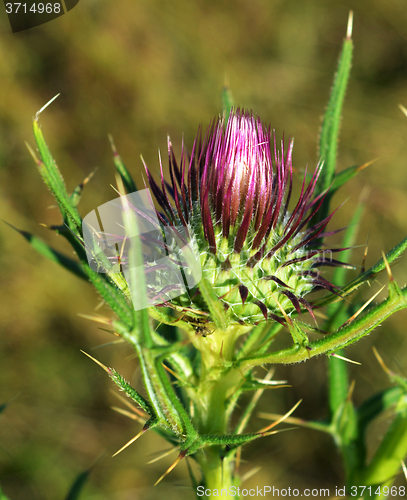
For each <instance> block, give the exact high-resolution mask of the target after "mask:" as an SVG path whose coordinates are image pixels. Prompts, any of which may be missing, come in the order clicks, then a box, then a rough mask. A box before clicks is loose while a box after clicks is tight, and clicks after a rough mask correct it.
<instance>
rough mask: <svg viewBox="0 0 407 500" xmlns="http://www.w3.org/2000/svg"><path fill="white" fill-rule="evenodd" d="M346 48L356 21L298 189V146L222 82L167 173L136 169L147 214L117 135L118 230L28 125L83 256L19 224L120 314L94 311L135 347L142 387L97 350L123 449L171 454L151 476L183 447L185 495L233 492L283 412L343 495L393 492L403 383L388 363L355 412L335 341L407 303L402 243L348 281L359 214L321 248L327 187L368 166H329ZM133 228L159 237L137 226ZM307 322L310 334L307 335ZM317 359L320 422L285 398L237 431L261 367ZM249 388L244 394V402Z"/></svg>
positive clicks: (348, 53)
mask: <svg viewBox="0 0 407 500" xmlns="http://www.w3.org/2000/svg"><path fill="white" fill-rule="evenodd" d="M352 51H353V44H352V39H351V20H350V22H349V25H348V31H347V35H346V38H345V40H344V44H343V50H342V54H341V57H340V59H339V64H338V71H337V74H336V76H335V79H334V84H333V88H332V92H331V96H330V100H329V102H328V106H327V108H326V112H325V115H324V120H323V125H322V130H321V135H320V138H319V151H320V162H319V164H318V165H317V166H316V168H315V171H314V173H313V174H312V175H311V174H309V173H307V172H306V171H305V173H304V175H303V177H302V179H301V180H300V182H299V186H298V189H297V187H296V185H295V183H296V182H297V181H296V180H295V176H294V175H293V166H292V152H293V141H292V140H288V141H285V140H278V139H277V136H278V134H277V133H276V132H274V131H272V130H271V129H270V127H267V126H265V125H264V124H263V122H262V121H261V120H260V118H258V117H257V116H256V115H255V114H254V113H253V112H251V111H247V110H244V109H240V108H233V107H232V105H231V99H230V94H229V92H228V91H225V93H224V110H223V113H222V114H221V115H220V116H219V117H217V118H215V119H214V120H213V122H212V123H211V124H210V125H209V127H208V129H207V130H206V131H205V132H203V130H202V129H199V131H198V134H197V137H196V139H195V141H194V142H193V144H192V146H191V148H190V149H188V148H187V147H186V146H185V145H184V144H183V145H182V152H181V156H180V158H179V159H177V158H176V154H175V153H174V150H173V147H172V143H171V141H170V140H169V139H168V160H169V167H168V170H166V169H165V168H164V167H163V165H162V162H161V159H160V173H161V175H160V178H159V179H156V178H155V176H154V175H153V174H152V173H151V171H150V169H149V168H148V167H147V165H144V167H145V171H146V174H147V179H148V184H149V193H150V194H151V195H152V196H151V197H150V198H149V203H148V207H147V208H146V209H145V210H140V209H139V208H138V206H137V204H136V203H135V202H134V200H135V198H134V196H133V194H134V193H135V192H137V189H136V185H135V183H134V181H133V179H132V177H131V175H130V173H129V171H128V170H127V169H126V167H125V165H124V163H123V161H122V159H121V157H120V156H119V154H118V153H117V151H116V148H115V146H114V145H113V142H112V145H113V153H114V163H115V166H116V169H117V172H118V182H117V185H118V193H119V198H118V200H116V202H115V203H116V204H115V207H116V209H117V210H116V214H117V220H116V222H115V223H116V227H117V232H116V233H115V232H114V231H112V230H110V229H109V230H107V229H106V228H103V224H102V223H101V222H102V221H99V222H100V224H99V228H96V227H94V225H92V224H88V225H86V217H85V219H82V217H81V215H80V214H79V211H78V202H79V199H80V196H81V192H82V188H83V185H84V184H85V183H82V184H81V185H80V186H79V187H78V188H77V189H75V190H74V192H73V193H72V194H68V192H67V190H66V187H65V184H64V181H63V178H62V175H61V174H60V172H59V170H58V167H57V165H56V163H55V161H54V160H53V157H52V155H51V153H50V151H49V149H48V147H47V145H46V143H45V140H44V137H43V134H42V131H41V129H40V126H39V123H38V121H39V113H37V115H36V117H35V119H34V124H33V126H34V136H35V140H36V144H37V148H38V152H39V156H38V155H37V153H35V152H34V151H33V150H32V149H31V148H30V151H31V154H32V156H33V158H34V160H35V162H36V164H37V167H38V169H39V171H40V173H41V175H42V177H43V179H44V181H45V183H46V184H47V186H48V187H49V189H50V190H51V191H52V193H53V195H54V196H55V198H56V201H57V203H58V206H59V208H60V211H61V215H62V223H61V225H59V226H54V227H52V229H53V230H54V231H56V232H58V233H59V234H61V235H63V236H64V237H65V238H66V239H67V240H68V242H69V243H70V244H71V245H72V247H73V249H74V250H75V252H76V255H77V257H78V260H71V259H69V258H68V257H66V256H64V255H61V254H60V253H58V252H57V251H55V250H53V249H51V248H50V247H49V246H47V245H46V244H45V243H43V242H41V241H40V240H39V239H38V238H36V237H33V236H32V235H28V234H27V233H24V232H23V233H22V234H23V235H24V236H25V237H26V238H27V239H29V240H30V242H31V243H32V244H33V245H34V246H35V247H36V249H37V250H39V251H40V252H42V253H43V254H44V255H46V256H47V257H50V258H51V259H52V260H54V261H57V262H58V263H60V264H61V265H63V266H64V267H65V268H67V269H69V270H70V271H72V272H74V273H75V274H77V275H78V276H79V277H80V278H83V279H85V280H87V281H90V282H91V283H92V284H93V285H94V287H95V288H96V290H97V291H98V293H99V294H100V296H101V298H102V300H103V301H104V302H105V303H106V304H107V305H108V306H109V307H110V308H111V310H112V312H113V313H114V314H113V316H112V317H102V316H98V317H93V319H94V320H95V321H98V322H101V323H104V324H105V325H107V326H108V328H109V330H110V331H111V332H112V333H115V334H116V335H119V336H120V337H121V338H122V339H123V340H125V341H126V342H128V343H129V344H130V345H131V346H132V348H133V349H134V351H135V353H136V355H137V359H138V363H139V365H140V368H141V373H142V378H143V382H144V393H143V394H141V393H139V392H137V391H136V390H135V389H134V388H133V387H132V386H131V385H130V384H129V383H128V382H127V381H126V380H125V379H124V378H123V377H122V376H121V375H120V373H119V372H118V371H116V369H115V368H111V367H107V366H105V365H104V364H103V363H102V361H100V360H96V359H94V358H92V359H94V361H96V362H97V363H98V364H99V365H100V366H101V367H102V368H103V369H104V370H105V371H106V372H107V374H108V375H109V377H110V378H111V379H112V381H113V382H114V383H115V384H116V385H117V386H118V388H119V389H120V390H121V391H123V392H124V393H125V394H126V396H127V397H128V398H130V400H131V401H132V402H133V404H134V415H135V418H137V419H138V420H140V421H141V422H142V428H141V430H140V431H139V432H137V433H136V436H135V437H134V438H133V439H132V440H131V441H130V442H128V443H126V444H125V445H124V446H123V447H122V448H121V449H120V450H119V451H118V452H117V453H119V452H121V451H123V450H124V449H125V448H127V447H128V446H129V445H131V444H132V443H133V442H134V441H136V439H137V438H139V437H140V436H142V435H143V434H145V433H146V432H147V431H149V430H155V431H156V432H158V433H159V434H160V435H161V436H162V437H163V439H166V440H167V441H168V442H169V443H170V444H171V445H172V446H173V447H175V448H176V449H177V450H178V456H177V458H176V460H175V461H174V463H173V465H172V466H171V467H170V468H169V469H168V470H167V471H165V472H164V474H163V475H162V476H161V477H160V478H158V480H157V483H158V482H159V481H160V480H162V479H163V478H164V477H165V475H166V474H168V473H170V472H171V470H172V469H173V468H174V467H175V466H176V465H177V464H178V463H179V462H180V461H181V460H183V459H187V460H188V457H189V458H191V459H193V460H195V461H196V462H197V463H198V464H199V465H200V469H201V475H199V476H197V475H194V473H193V472H192V470H191V469H190V472H191V480H192V483H193V487H194V488H195V491H197V492H198V491H201V492H202V491H206V493H205V495H206V496H211V495H214V496H216V494H217V493H218V492H219V491H220V489H222V488H223V489H229V488H231V487H236V488H237V487H239V486H240V477H239V467H238V463H239V460H240V453H241V448H242V446H243V445H244V444H247V443H250V442H252V441H254V440H257V439H260V438H264V437H266V436H270V435H271V434H274V433H275V432H278V431H277V430H276V429H275V427H276V425H277V424H278V423H280V422H281V421H283V420H286V421H287V422H294V423H296V424H300V425H305V426H308V427H310V428H314V429H318V430H320V431H323V432H328V433H330V434H331V435H332V437H333V439H334V440H335V442H336V444H337V446H338V448H339V450H340V452H341V454H342V457H343V461H344V465H345V473H346V477H345V479H344V481H345V483H346V491H347V493H348V494H350V493H351V491H353V490H352V488H355V487H356V488H359V487H362V486H365V487H366V488H367V489H364V490H363V492H360V491H359V490H357V493H358V495H359V496H360V497H363V498H385V497H386V496H387V495H390V492H391V491H392V490H390V489H389V488H390V486H391V485H392V482H393V480H394V477H395V475H396V474H397V473H398V472H399V471H400V468H401V461H402V460H403V459H404V457H405V455H406V453H407V409H406V404H405V401H406V399H405V395H406V390H407V382H406V381H405V380H404V379H402V378H401V377H398V376H396V375H394V374H393V372H391V370H390V369H387V368H386V369H387V371H388V373H389V375H390V377H391V380H392V382H393V383H395V384H396V387H395V388H392V389H390V390H389V391H385V392H384V393H381V394H378V395H377V396H375V397H374V398H372V399H370V400H367V401H366V402H365V403H364V404H363V405H362V407H360V408H356V407H355V406H354V405H353V403H352V398H351V393H352V391H351V387H350V386H349V383H348V380H347V373H346V366H345V364H344V361H343V359H341V358H342V357H343V356H342V354H343V352H342V350H343V348H345V347H346V346H348V345H349V344H351V343H353V342H355V341H357V340H359V339H361V338H362V337H364V336H366V335H368V334H369V333H370V332H372V331H373V330H374V329H375V328H376V327H377V326H378V325H379V324H381V323H382V322H383V321H384V320H385V319H386V318H387V317H388V316H390V315H391V314H393V313H394V312H396V311H398V310H400V309H402V308H405V307H406V306H407V288H400V287H399V286H398V285H397V283H396V281H395V280H394V279H393V277H392V273H391V269H390V265H391V263H392V262H393V261H394V260H395V259H397V258H398V257H399V256H400V255H401V254H402V252H403V251H404V250H405V249H406V247H407V238H405V239H404V240H403V241H402V242H401V243H400V244H399V245H397V246H396V247H395V248H393V249H392V250H391V251H390V252H388V253H387V255H384V254H383V257H382V258H381V259H380V260H379V261H378V262H377V263H376V264H375V265H374V266H372V267H371V268H370V269H368V270H364V269H363V270H362V272H361V273H360V274H359V275H358V276H357V277H356V278H355V279H353V280H352V281H350V282H346V272H347V270H348V269H349V268H352V266H351V265H350V264H349V263H348V262H350V261H351V250H352V247H353V246H354V245H355V238H356V228H357V226H358V223H359V221H360V216H361V209H359V210H358V211H357V212H356V213H355V215H354V218H353V220H352V221H350V225H349V227H348V229H347V230H346V231H345V236H344V240H343V244H342V245H341V246H340V248H331V246H329V245H328V246H326V244H325V239H327V241H329V236H331V235H332V234H333V233H335V232H336V231H335V230H329V231H328V229H327V225H328V223H329V222H330V221H331V219H332V217H333V215H334V213H335V211H336V210H334V211H332V209H331V208H330V201H331V199H332V196H333V194H334V193H335V192H336V191H337V190H338V189H339V188H340V187H342V186H343V185H344V184H345V183H346V182H348V181H349V180H350V179H351V178H352V177H354V176H355V175H356V174H357V173H358V172H359V171H360V170H361V169H362V167H350V168H348V169H345V170H342V171H340V172H337V169H336V151H337V142H338V134H339V123H340V115H341V109H342V105H343V100H344V95H345V90H346V86H347V82H348V78H349V72H350V66H351V58H352ZM41 111H42V110H41ZM297 191H298V192H299V194H298V196H297V197H296V198H294V195H293V193H294V192H297ZM95 214H96V212H95ZM96 215H97V214H96ZM96 215H95V217H96ZM143 224H146V225H150V232H151V233H154V234H149V233H148V232H146V231H144V232H143V231H142V228H141V226H143ZM119 228H120V229H119ZM146 248H147V249H148V250H149V255H148V259H147V258H146ZM182 249H187V250H186V251H182ZM336 253H339V254H340V255H341V254H342V256H341V257H339V258H340V260H338V259H336V258H335V259H334V258H332V256H333V254H336ZM163 256H165V257H166V258H167V262H169V263H170V264H169V265H170V267H171V269H170V271H171V272H173V274H172V276H173V277H172V278H170V277H169V276H170V274H171V273H170V271H169V268H168V265H167V267H165V266H164V268H163V266H162V263H161V261H160V258H161V257H163ZM327 256H328V258H327ZM324 266H325V267H326V266H329V267H334V268H335V272H334V275H333V279H332V280H331V281H332V282H330V281H328V279H327V278H326V277H324V276H323V269H324ZM384 270H387V274H388V277H389V283H388V297H387V299H385V300H384V301H383V302H381V303H378V304H376V303H374V299H375V297H376V295H377V294H376V295H374V296H373V297H372V299H371V300H369V301H368V302H367V303H366V304H361V305H360V307H359V306H358V307H356V309H355V306H356V305H357V304H354V305H353V309H351V308H350V306H349V301H348V299H347V300H344V299H345V298H347V297H349V296H350V294H352V292H354V291H355V290H356V289H358V288H359V287H360V286H361V285H363V284H364V283H368V282H373V280H374V278H375V277H376V276H377V275H378V273H380V272H382V271H384ZM152 276H154V279H153V280H152V278H151V277H152ZM174 276H176V277H177V278H176V279H173V278H174ZM171 280H172V281H171ZM318 291H319V293H318ZM321 308H325V312H326V316H327V318H328V319H326V320H325V323H324V324H323V325H319V326H318V325H317V322H316V314H315V313H316V311H317V310H318V309H321ZM355 310H356V311H357V312H356V313H355ZM350 311H352V312H350ZM306 318H308V319H309V321H307V320H306ZM287 331H288V333H287ZM169 332H170V333H169ZM309 332H314V333H317V334H320V338H319V339H318V340H315V341H310V340H309V338H308V333H309ZM278 335H279V336H280V335H286V338H289V337H288V335H290V336H291V340H290V345H289V346H288V347H286V348H283V349H281V348H275V347H274V343H273V342H274V340H275V339H276V337H277V336H278ZM320 355H325V356H329V357H330V358H331V359H330V363H329V378H330V410H331V415H330V419H329V421H328V422H308V423H307V422H305V423H304V422H302V421H298V420H297V419H296V418H295V416H291V413H292V412H294V410H295V408H296V407H294V408H292V409H291V410H290V411H289V412H288V413H287V414H286V415H284V416H281V417H275V421H273V422H272V423H271V424H269V425H267V426H266V427H264V428H262V429H259V430H258V431H257V432H252V433H247V432H245V430H246V427H247V425H248V423H249V421H250V418H251V416H252V415H253V412H254V410H255V406H256V403H257V401H258V399H259V397H260V395H261V393H262V392H263V391H264V390H265V389H268V388H270V387H276V386H278V385H281V384H282V383H281V382H278V381H273V380H272V379H271V376H270V375H268V376H266V377H265V378H264V379H259V378H257V377H256V371H255V368H256V367H258V366H264V365H274V364H287V363H298V362H301V361H308V360H311V358H313V357H315V356H320ZM88 356H89V355H88ZM89 357H91V356H89ZM246 392H254V396H253V398H252V400H251V401H250V402H249V403H248V404H247V405H246V407H244V408H241V409H238V403H239V402H240V401H241V400H240V397H241V395H242V394H243V393H246ZM296 406H297V405H296ZM389 406H391V407H392V408H393V411H394V414H395V419H394V422H393V424H392V426H391V428H390V429H389V431H388V433H387V434H386V435H385V436H384V438H383V440H382V443H381V445H380V447H379V449H378V450H377V452H376V455H375V456H374V457H373V459H372V460H371V461H370V462H368V461H367V459H366V445H365V433H366V432H365V431H366V428H367V426H368V425H369V423H370V422H371V421H372V420H373V419H374V418H375V417H377V416H378V415H379V414H380V412H381V411H382V410H383V408H384V407H389ZM235 414H236V415H238V416H237V418H234V419H233V420H232V415H235ZM232 421H233V422H234V424H233V425H232ZM144 439H145V438H144ZM135 446H137V445H135ZM199 487H200V488H201V489H199ZM369 488H370V489H369ZM386 488H387V490H386ZM215 491H216V492H217V493H215ZM229 491H231V490H229ZM233 491H235V492H237V489H236V490H233ZM359 493H360V494H359ZM218 494H219V493H218ZM236 497H238V495H237V494H236Z"/></svg>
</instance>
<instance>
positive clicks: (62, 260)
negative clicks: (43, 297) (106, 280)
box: [4, 221, 88, 281]
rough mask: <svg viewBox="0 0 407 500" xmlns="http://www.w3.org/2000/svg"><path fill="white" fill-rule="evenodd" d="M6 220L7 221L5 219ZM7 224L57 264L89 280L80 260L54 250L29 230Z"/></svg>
mask: <svg viewBox="0 0 407 500" xmlns="http://www.w3.org/2000/svg"><path fill="white" fill-rule="evenodd" d="M4 222H6V221H4ZM6 224H7V225H9V226H10V227H12V228H13V229H14V230H15V231H17V232H18V233H19V234H21V236H22V237H23V238H25V239H26V240H27V241H28V243H30V244H31V246H32V247H33V248H34V249H35V250H37V252H39V253H40V254H41V255H43V256H44V257H47V258H48V259H50V260H52V262H56V263H57V264H59V265H61V266H62V267H64V268H65V269H67V270H68V271H70V272H71V273H73V274H75V275H76V276H78V277H79V278H82V279H84V280H86V281H88V278H87V276H86V273H85V272H84V271H83V269H82V267H81V265H80V264H79V262H76V261H74V260H73V259H71V258H69V257H67V256H66V255H64V254H62V253H60V252H58V251H57V250H54V249H53V248H52V247H50V246H49V245H48V244H47V243H45V242H44V241H43V240H41V239H40V238H38V236H35V235H33V234H31V233H29V232H27V231H22V230H21V229H18V228H16V227H14V226H13V225H12V224H10V223H8V222H6Z"/></svg>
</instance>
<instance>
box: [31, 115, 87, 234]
mask: <svg viewBox="0 0 407 500" xmlns="http://www.w3.org/2000/svg"><path fill="white" fill-rule="evenodd" d="M33 130H34V137H35V141H36V143H37V147H38V150H39V152H40V156H41V160H39V159H38V158H37V157H36V155H35V153H34V152H33V151H32V149H31V148H30V147H29V145H27V147H28V148H29V150H30V153H31V155H32V156H33V158H34V160H35V162H36V164H37V167H38V169H39V171H40V174H41V176H42V177H43V179H44V181H45V183H46V184H47V186H48V187H49V189H50V190H51V192H52V194H53V195H54V197H55V199H56V201H57V203H58V205H59V207H60V209H61V212H62V215H63V216H64V218H66V219H67V220H68V221H69V222H71V223H73V225H74V228H75V231H76V232H77V233H78V234H80V233H81V229H82V219H81V217H80V215H79V213H78V211H77V209H76V207H75V206H74V205H73V204H72V201H71V199H70V196H69V195H68V193H67V191H66V188H65V184H64V180H63V177H62V175H61V173H60V171H59V169H58V167H57V165H56V163H55V161H54V159H53V157H52V155H51V152H50V151H49V149H48V146H47V144H46V142H45V139H44V136H43V134H42V131H41V129H40V127H39V125H38V121H37V119H35V120H34V122H33Z"/></svg>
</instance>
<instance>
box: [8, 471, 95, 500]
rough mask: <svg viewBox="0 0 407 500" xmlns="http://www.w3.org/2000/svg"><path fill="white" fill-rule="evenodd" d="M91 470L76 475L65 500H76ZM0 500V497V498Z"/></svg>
mask: <svg viewBox="0 0 407 500" xmlns="http://www.w3.org/2000/svg"><path fill="white" fill-rule="evenodd" d="M91 471H92V469H88V470H85V471H83V472H81V473H80V474H78V476H77V478H76V479H75V482H74V483H73V485H72V486H71V488H70V490H69V493H68V495H67V496H66V497H65V500H78V498H79V496H80V494H81V492H82V491H83V488H84V486H85V485H86V483H87V481H88V479H89V475H90V473H91ZM0 498H1V497H0Z"/></svg>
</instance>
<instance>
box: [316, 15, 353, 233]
mask: <svg viewBox="0 0 407 500" xmlns="http://www.w3.org/2000/svg"><path fill="white" fill-rule="evenodd" d="M352 17H353V13H352V12H351V13H350V15H349V21H348V30H347V33H346V38H345V40H344V43H343V48H342V53H341V56H340V58H339V63H338V70H337V72H336V75H335V78H334V83H333V86H332V90H331V96H330V98H329V102H328V106H327V108H326V111H325V114H324V118H323V122H322V128H321V135H320V139H319V157H320V159H321V160H322V161H323V162H324V167H323V169H322V172H321V175H320V177H319V179H318V182H317V185H316V190H315V196H318V195H319V194H321V193H322V192H323V191H325V190H327V189H328V188H329V187H330V185H331V184H332V182H333V180H334V176H335V165H336V156H337V146H338V138H339V129H340V123H341V114H342V107H343V101H344V98H345V93H346V88H347V85H348V80H349V74H350V68H351V64H352V53H353V41H352V38H351V37H352ZM328 213H329V200H327V199H325V200H324V202H323V204H322V207H321V209H320V210H319V211H318V213H317V215H316V217H315V219H314V220H313V221H312V222H311V224H315V223H316V222H319V221H321V220H323V219H324V218H325V217H326V216H327V215H328Z"/></svg>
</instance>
